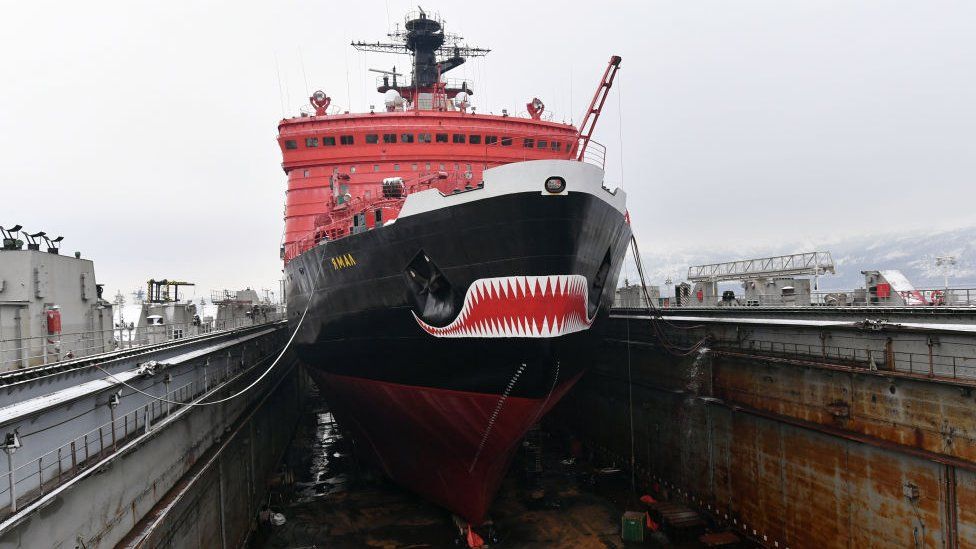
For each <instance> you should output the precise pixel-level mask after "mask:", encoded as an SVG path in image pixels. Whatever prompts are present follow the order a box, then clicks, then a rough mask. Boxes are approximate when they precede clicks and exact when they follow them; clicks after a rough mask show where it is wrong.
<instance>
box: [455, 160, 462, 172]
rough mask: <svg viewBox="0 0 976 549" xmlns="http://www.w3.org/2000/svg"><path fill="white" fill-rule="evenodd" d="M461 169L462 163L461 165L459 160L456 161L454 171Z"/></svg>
mask: <svg viewBox="0 0 976 549" xmlns="http://www.w3.org/2000/svg"><path fill="white" fill-rule="evenodd" d="M460 169H461V165H460V164H458V163H457V162H455V163H454V171H458V170H460Z"/></svg>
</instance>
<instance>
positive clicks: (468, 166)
mask: <svg viewBox="0 0 976 549" xmlns="http://www.w3.org/2000/svg"><path fill="white" fill-rule="evenodd" d="M450 166H451V165H450V164H445V163H443V162H441V163H440V164H432V163H430V162H427V163H426V164H425V165H424V169H425V170H427V171H428V172H429V171H431V168H434V169H436V170H438V171H442V172H443V171H446V170H447V169H448V168H449V167H450ZM391 167H392V169H393V171H395V172H398V171H400V164H389V165H387V166H386V169H387V170H388V169H390V168H391ZM462 167H463V168H464V170H465V171H466V172H470V171H471V164H460V163H458V162H455V163H454V171H456V172H459V171H461V168H462ZM358 169H359V166H349V173H350V174H354V173H356V171H357V170H358ZM381 169H383V165H382V164H373V171H374V172H378V171H380V170H381ZM410 169H411V170H412V171H417V170H419V169H420V163H418V162H413V163H412V164H410ZM341 171H342V169H341V168H338V167H333V168H332V173H333V174H338V173H340V172H341ZM302 176H303V177H311V176H312V171H311V170H304V171H303V173H302Z"/></svg>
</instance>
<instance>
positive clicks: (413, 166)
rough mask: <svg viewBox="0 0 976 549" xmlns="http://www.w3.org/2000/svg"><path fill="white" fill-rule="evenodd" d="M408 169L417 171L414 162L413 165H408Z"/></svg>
mask: <svg viewBox="0 0 976 549" xmlns="http://www.w3.org/2000/svg"><path fill="white" fill-rule="evenodd" d="M410 169H412V170H413V171H417V163H416V162H414V163H413V165H411V166H410Z"/></svg>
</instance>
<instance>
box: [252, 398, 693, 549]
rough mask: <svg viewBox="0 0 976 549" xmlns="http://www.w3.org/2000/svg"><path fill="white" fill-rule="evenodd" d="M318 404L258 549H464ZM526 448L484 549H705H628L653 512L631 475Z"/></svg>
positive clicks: (557, 444)
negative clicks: (627, 518) (361, 458)
mask: <svg viewBox="0 0 976 549" xmlns="http://www.w3.org/2000/svg"><path fill="white" fill-rule="evenodd" d="M312 404H313V409H312V410H310V411H309V412H308V413H307V414H306V417H305V418H303V420H302V422H301V424H300V425H299V427H298V430H297V432H296V435H295V439H294V440H293V441H292V444H291V446H290V447H289V449H288V452H287V454H286V456H285V458H284V460H283V465H282V472H281V474H279V475H278V476H277V477H275V478H274V479H272V481H271V483H272V485H273V486H272V488H273V489H272V490H271V496H270V499H269V501H268V506H267V508H266V509H263V511H265V513H266V516H273V515H272V514H273V513H280V514H282V515H284V517H285V519H286V520H285V523H284V524H281V525H279V526H274V525H272V524H271V523H270V522H269V521H264V522H262V523H261V524H260V526H259V531H258V533H257V535H256V536H255V537H254V540H253V542H252V544H251V547H253V548H256V549H277V548H284V547H288V548H311V547H330V548H333V547H334V548H346V547H349V548H352V547H356V548H359V547H376V548H394V547H395V548H420V547H466V546H467V540H466V539H465V537H464V536H463V535H461V533H460V532H459V530H458V528H457V526H456V525H455V524H454V522H453V521H452V518H451V516H450V515H449V514H448V512H446V511H445V510H443V509H442V508H440V507H437V506H435V505H433V504H431V503H428V502H426V501H424V500H422V499H420V498H419V497H417V496H415V495H414V494H412V493H410V492H408V491H406V490H404V489H402V488H400V487H399V486H397V485H395V484H393V483H392V482H390V481H389V480H387V479H385V478H382V477H381V476H379V475H378V474H376V473H375V472H373V471H372V470H370V469H368V468H366V467H364V466H363V465H361V464H360V463H358V462H357V461H356V460H355V459H354V458H353V456H352V453H351V451H350V448H349V444H348V441H347V440H346V439H345V438H343V436H342V435H341V434H340V432H339V428H338V425H337V424H336V423H335V421H334V420H333V418H332V414H330V413H329V412H328V409H327V406H326V404H325V403H324V402H323V401H322V400H320V399H318V398H315V399H312ZM527 441H530V442H526V443H525V444H523V448H522V450H523V451H522V452H521V453H520V455H519V458H517V459H516V461H515V463H514V464H513V466H512V468H511V470H510V472H509V475H508V477H507V478H506V479H505V481H504V482H503V484H502V487H501V489H500V490H499V493H498V496H497V498H496V499H495V502H494V504H493V505H492V508H491V519H492V521H493V527H492V528H490V529H489V528H488V527H481V528H479V529H478V530H477V531H478V533H479V535H480V536H481V537H482V538H483V539H484V541H485V543H486V546H497V547H520V548H521V547H530V548H531V547H539V548H542V547H546V548H550V547H556V548H560V547H565V548H570V547H572V548H584V549H585V548H624V547H636V546H641V547H703V546H705V544H703V543H702V542H699V541H698V540H697V538H696V539H694V540H693V541H691V542H688V541H687V540H681V541H680V542H679V543H678V544H675V543H672V541H670V540H669V539H668V538H667V537H666V536H665V534H664V533H663V532H653V531H651V530H648V531H647V532H646V533H645V536H644V540H645V541H644V542H643V543H631V542H626V543H625V542H624V541H623V540H622V537H621V517H622V515H623V513H624V512H625V511H639V512H640V514H641V515H642V516H644V514H645V511H647V510H648V507H647V505H646V504H645V503H642V502H641V501H640V500H639V499H638V498H637V497H636V496H635V495H634V493H633V492H632V491H631V489H630V485H629V480H628V478H627V476H626V474H625V473H624V472H623V471H621V470H620V469H618V468H616V467H612V466H607V464H603V465H602V466H601V467H599V468H594V467H592V466H591V465H589V464H588V463H587V464H584V462H583V461H582V460H577V459H574V458H569V457H568V451H567V449H568V447H569V445H568V444H564V443H563V441H561V440H559V439H558V438H557V437H555V436H553V437H550V436H549V435H548V433H546V432H544V431H543V432H539V433H534V434H532V435H531V436H530V437H528V438H527ZM536 446H541V452H539V451H537V450H538V448H536ZM540 464H541V468H542V472H541V473H540V472H539V468H540ZM269 513H270V514H269ZM699 520H701V519H699ZM696 524H697V523H696ZM702 524H704V523H702ZM675 541H677V540H675Z"/></svg>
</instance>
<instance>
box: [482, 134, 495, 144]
mask: <svg viewBox="0 0 976 549" xmlns="http://www.w3.org/2000/svg"><path fill="white" fill-rule="evenodd" d="M495 143H498V136H497V135H486V136H485V145H494V144H495Z"/></svg>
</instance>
